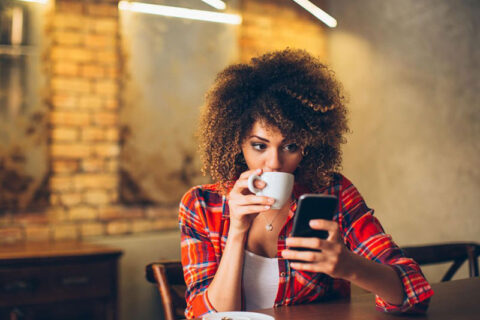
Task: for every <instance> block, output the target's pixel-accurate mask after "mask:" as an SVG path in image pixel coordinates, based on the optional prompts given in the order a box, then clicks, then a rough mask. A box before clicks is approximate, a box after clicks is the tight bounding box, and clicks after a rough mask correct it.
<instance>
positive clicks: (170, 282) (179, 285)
mask: <svg viewBox="0 0 480 320" xmlns="http://www.w3.org/2000/svg"><path fill="white" fill-rule="evenodd" d="M145 272H146V278H147V280H148V281H149V282H151V283H155V284H156V285H157V288H158V292H159V293H160V297H161V299H162V306H163V311H164V316H165V320H176V319H184V318H185V314H184V311H185V308H186V306H187V304H186V302H185V290H186V285H185V280H184V278H183V271H182V264H181V263H180V261H171V260H168V261H158V262H153V263H150V264H148V265H147V266H146V267H145Z"/></svg>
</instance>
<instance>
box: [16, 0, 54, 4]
mask: <svg viewBox="0 0 480 320" xmlns="http://www.w3.org/2000/svg"><path fill="white" fill-rule="evenodd" d="M18 1H23V2H36V3H41V4H47V2H48V0H18Z"/></svg>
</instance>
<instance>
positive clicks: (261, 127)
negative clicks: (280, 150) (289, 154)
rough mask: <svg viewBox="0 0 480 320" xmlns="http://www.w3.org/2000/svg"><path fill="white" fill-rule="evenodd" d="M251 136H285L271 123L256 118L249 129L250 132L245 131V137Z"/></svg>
mask: <svg viewBox="0 0 480 320" xmlns="http://www.w3.org/2000/svg"><path fill="white" fill-rule="evenodd" d="M251 136H258V137H262V138H266V139H268V140H271V139H274V140H284V139H285V136H284V135H283V134H282V132H281V131H280V129H279V128H277V127H276V126H273V125H271V124H268V123H266V122H265V121H262V120H257V121H255V123H254V124H253V126H252V129H250V132H248V133H247V138H248V137H251Z"/></svg>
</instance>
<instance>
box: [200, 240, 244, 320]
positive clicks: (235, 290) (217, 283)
mask: <svg viewBox="0 0 480 320" xmlns="http://www.w3.org/2000/svg"><path fill="white" fill-rule="evenodd" d="M246 237H247V235H246V233H236V232H233V231H232V232H230V233H229V234H228V238H227V242H226V244H225V250H224V252H223V255H222V258H221V260H220V264H219V266H218V270H217V272H216V273H215V277H214V278H213V280H212V283H211V284H210V286H209V287H208V289H207V296H208V299H209V301H210V303H211V304H212V305H213V307H214V308H215V309H216V310H217V311H234V310H237V311H238V310H241V307H242V305H241V304H242V301H241V290H242V270H243V259H244V250H245V241H246Z"/></svg>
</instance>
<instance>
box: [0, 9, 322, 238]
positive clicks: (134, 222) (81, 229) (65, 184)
mask: <svg viewBox="0 0 480 320" xmlns="http://www.w3.org/2000/svg"><path fill="white" fill-rule="evenodd" d="M117 5H118V0H56V2H55V6H54V7H53V9H52V13H51V16H50V17H49V19H50V22H49V24H48V27H47V30H46V36H47V38H48V39H49V46H48V49H47V50H46V53H45V61H44V63H45V66H46V67H45V72H46V74H47V77H48V79H49V81H48V88H47V91H48V95H47V96H48V104H49V106H50V115H49V118H50V125H49V146H50V157H49V159H50V170H51V172H50V192H51V194H50V205H51V206H50V208H49V209H48V211H47V212H44V213H24V214H7V215H2V216H0V243H12V242H21V241H46V240H50V241H61V240H71V239H84V238H88V237H92V236H100V235H118V234H131V233H141V232H155V231H160V230H165V229H172V228H177V209H176V207H175V208H172V207H137V208H131V207H126V206H123V205H121V204H119V203H118V199H119V185H120V177H119V156H120V136H119V135H120V133H119V131H120V130H119V119H118V114H119V107H120V105H119V101H120V97H119V93H120V90H121V82H120V75H121V72H122V65H123V62H122V54H121V37H120V33H119V21H118V9H117ZM241 13H242V15H243V18H244V22H243V25H242V27H241V31H240V36H239V42H240V48H241V60H243V61H245V60H247V59H249V58H250V57H251V56H253V55H257V54H260V53H263V52H265V51H268V50H271V49H282V48H285V47H286V46H290V47H298V48H304V49H307V50H308V51H310V52H312V53H313V54H315V55H319V56H320V57H326V50H325V39H324V27H323V26H322V24H321V22H319V21H318V20H316V19H315V18H313V17H312V16H311V15H310V14H308V13H307V12H305V11H304V10H303V9H302V8H300V7H299V6H298V5H296V4H295V3H293V2H292V1H289V0H275V1H273V0H272V1H261V0H243V2H242V12H241Z"/></svg>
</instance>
